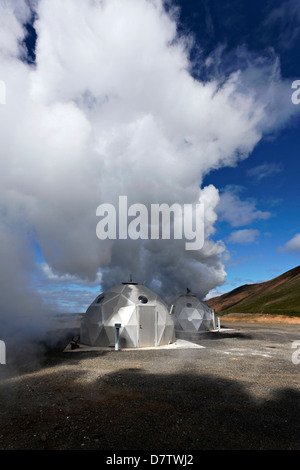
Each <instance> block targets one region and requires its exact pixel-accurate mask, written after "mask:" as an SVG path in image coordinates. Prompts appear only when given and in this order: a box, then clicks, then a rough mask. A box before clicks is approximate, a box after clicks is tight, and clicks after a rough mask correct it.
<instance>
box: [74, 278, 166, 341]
mask: <svg viewBox="0 0 300 470" xmlns="http://www.w3.org/2000/svg"><path fill="white" fill-rule="evenodd" d="M116 323H117V324H118V323H119V324H121V328H120V330H119V346H120V347H121V348H126V347H127V348H128V347H133V348H138V347H140V348H141V347H149V346H162V345H167V344H170V343H173V342H174V341H175V332H174V323H173V320H172V317H171V315H170V312H169V309H168V306H167V305H166V304H165V302H164V301H163V300H162V299H161V298H160V297H159V296H158V295H157V294H155V293H154V292H153V291H151V290H150V289H148V288H147V287H145V286H143V285H139V284H136V283H133V282H129V283H123V284H121V285H117V286H114V287H112V288H111V289H109V290H107V291H105V292H103V293H102V294H100V295H98V296H97V297H96V298H95V300H94V301H93V302H92V304H91V305H90V306H89V308H88V309H87V311H86V314H85V315H84V317H83V320H82V322H81V327H80V343H81V344H84V345H90V346H114V344H115V332H116V331H115V324H116Z"/></svg>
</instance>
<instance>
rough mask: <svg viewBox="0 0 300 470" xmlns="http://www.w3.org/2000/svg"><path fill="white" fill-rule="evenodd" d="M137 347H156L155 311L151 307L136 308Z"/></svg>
mask: <svg viewBox="0 0 300 470" xmlns="http://www.w3.org/2000/svg"><path fill="white" fill-rule="evenodd" d="M138 346H139V347H140V348H146V347H151V346H157V310H156V307H155V306H152V305H141V306H138Z"/></svg>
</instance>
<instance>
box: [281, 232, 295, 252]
mask: <svg viewBox="0 0 300 470" xmlns="http://www.w3.org/2000/svg"><path fill="white" fill-rule="evenodd" d="M278 251H279V252H280V253H284V252H289V253H300V233H296V235H294V237H293V238H292V239H291V240H289V241H288V242H286V244H285V245H284V246H282V247H279V248H278Z"/></svg>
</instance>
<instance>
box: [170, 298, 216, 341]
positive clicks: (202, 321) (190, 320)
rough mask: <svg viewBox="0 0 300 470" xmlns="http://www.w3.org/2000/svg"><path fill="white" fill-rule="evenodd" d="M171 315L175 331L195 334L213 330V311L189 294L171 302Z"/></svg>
mask: <svg viewBox="0 0 300 470" xmlns="http://www.w3.org/2000/svg"><path fill="white" fill-rule="evenodd" d="M171 314H172V318H173V321H174V325H175V330H176V331H186V332H189V333H197V332H199V331H210V330H214V329H215V316H214V310H213V309H211V308H210V307H209V306H208V305H207V303H205V302H203V301H202V300H200V299H199V298H198V297H197V296H196V295H193V294H192V293H190V292H188V293H187V294H185V295H180V296H179V297H178V298H177V299H176V300H175V301H174V302H173V304H172V307H171Z"/></svg>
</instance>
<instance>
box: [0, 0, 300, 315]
mask: <svg viewBox="0 0 300 470" xmlns="http://www.w3.org/2000/svg"><path fill="white" fill-rule="evenodd" d="M162 5H163V3H162V2H161V0H153V1H152V2H147V1H146V0H122V1H120V0H110V1H104V2H103V5H102V6H103V8H102V7H101V5H100V6H99V5H98V6H97V3H90V2H80V3H77V2H75V0H65V1H64V2H60V1H58V0H53V1H51V2H47V1H45V0H13V1H12V2H6V1H5V0H0V10H1V11H0V14H1V15H2V16H1V17H2V18H3V21H2V23H3V24H2V26H1V30H0V45H1V47H0V80H5V83H6V86H7V103H6V105H5V106H2V107H0V122H1V126H0V158H1V164H2V167H3V171H2V173H1V175H0V178H2V179H1V185H0V196H1V200H2V206H1V212H0V255H1V257H2V259H3V260H5V262H3V263H2V271H1V268H0V276H1V275H2V276H3V279H6V281H5V283H4V284H5V285H9V286H10V289H5V288H4V290H3V291H1V292H0V293H1V296H0V307H1V305H2V304H3V305H4V307H5V308H7V305H10V298H11V292H16V291H18V289H21V286H22V292H20V293H19V295H18V296H16V297H17V298H18V299H20V302H21V303H22V305H24V304H25V303H26V302H27V300H28V299H29V304H30V305H31V302H32V298H33V296H34V295H36V294H37V296H39V297H40V298H41V299H42V300H43V302H44V303H46V304H47V305H49V306H52V307H53V308H55V309H58V310H64V311H85V309H86V307H87V306H88V305H89V303H90V302H91V301H92V300H93V297H94V295H96V293H98V292H99V290H100V289H105V288H107V287H110V286H111V284H112V283H120V282H123V281H124V280H128V278H129V275H130V274H133V276H134V277H135V280H137V281H138V282H145V283H146V285H148V286H149V287H150V288H151V287H152V288H153V289H154V290H155V289H157V291H158V293H161V294H164V293H165V292H169V293H170V295H171V294H175V293H177V294H178V293H180V292H181V290H182V289H183V288H186V286H187V284H188V286H189V287H190V288H191V289H192V290H193V291H195V292H197V293H198V294H199V295H201V296H205V295H206V294H207V293H209V294H208V295H209V296H210V297H211V296H213V295H217V294H221V293H223V292H227V291H230V290H232V289H234V288H236V287H238V286H240V285H242V284H245V283H253V282H260V281H264V280H268V279H270V278H273V277H275V276H277V275H279V274H281V273H283V272H285V271H287V270H289V269H292V268H294V267H295V266H298V265H299V264H300V263H299V261H300V235H299V234H300V220H299V196H300V195H299V184H298V179H299V170H300V163H299V148H300V133H299V127H300V104H299V105H298V104H293V103H292V99H291V98H292V93H293V91H294V90H293V89H292V83H293V82H294V81H295V80H300V62H299V52H300V3H299V1H298V0H285V1H283V0H281V1H279V0H265V1H264V2H261V1H256V0H254V1H253V0H252V1H250V0H243V1H240V0H239V1H238V0H231V1H227V0H199V1H192V0H185V1H184V0H181V1H180V0H174V1H171V0H168V1H166V2H164V7H163V6H162ZM176 7H177V8H176ZM166 12H167V14H166ZM12 135H13V136H14V138H13V139H12V138H11V136H12ZM7 156H9V158H7ZM199 193H200V196H199ZM123 194H126V195H128V198H129V200H131V201H132V202H133V203H134V202H138V203H145V204H146V205H149V204H151V203H158V202H159V203H169V204H172V203H173V202H175V201H178V202H180V203H181V204H185V203H187V202H195V201H198V200H199V197H200V200H201V198H203V200H204V201H205V202H206V204H207V207H206V223H207V226H206V229H207V233H208V235H207V241H206V243H205V246H204V248H203V250H199V252H198V253H193V254H191V253H188V254H187V253H186V251H185V250H184V249H183V248H182V246H183V245H176V244H172V243H169V244H163V243H162V244H161V245H159V244H155V243H150V242H149V243H143V242H142V241H136V242H135V243H132V241H131V240H126V241H124V243H123V242H122V243H117V242H116V243H111V241H110V240H105V241H101V242H100V240H98V239H97V237H96V230H95V229H96V224H97V219H96V216H95V212H96V208H97V206H98V205H99V204H100V202H111V203H113V204H114V203H116V201H117V200H118V197H119V196H120V195H123ZM7 266H10V270H9V271H8V270H7V269H6V267H7ZM1 273H2V274H1ZM23 287H24V290H23ZM26 289H28V291H29V294H28V292H27V291H26ZM25 291H26V292H27V293H26V292H25ZM23 296H24V297H23ZM1 299H2V300H1ZM3 299H7V301H6V300H3ZM22 299H23V300H22ZM25 299H27V300H25ZM1 302H2V304H1ZM4 307H3V309H4ZM30 308H31V307H30Z"/></svg>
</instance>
